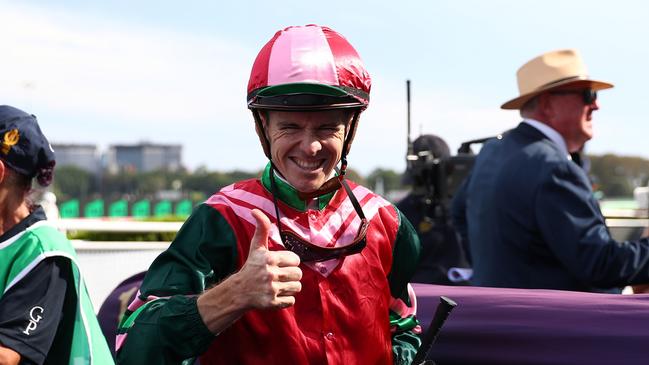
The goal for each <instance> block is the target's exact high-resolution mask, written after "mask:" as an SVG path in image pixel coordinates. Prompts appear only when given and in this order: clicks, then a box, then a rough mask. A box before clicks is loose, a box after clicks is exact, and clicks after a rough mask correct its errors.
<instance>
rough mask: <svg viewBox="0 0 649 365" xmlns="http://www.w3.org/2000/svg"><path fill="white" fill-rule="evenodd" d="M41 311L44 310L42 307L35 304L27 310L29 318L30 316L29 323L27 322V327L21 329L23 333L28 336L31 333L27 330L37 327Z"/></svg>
mask: <svg viewBox="0 0 649 365" xmlns="http://www.w3.org/2000/svg"><path fill="white" fill-rule="evenodd" d="M43 312H44V309H43V307H39V306H35V307H34V308H32V309H31V310H30V311H29V318H30V319H29V324H27V328H25V330H24V331H23V333H24V334H26V335H28V336H29V335H30V334H31V333H29V332H30V331H33V330H35V329H36V327H38V322H40V321H41V319H43V317H42V316H41V314H43Z"/></svg>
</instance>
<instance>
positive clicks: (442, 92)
mask: <svg viewBox="0 0 649 365" xmlns="http://www.w3.org/2000/svg"><path fill="white" fill-rule="evenodd" d="M647 14H649V6H648V5H645V2H642V1H617V2H611V1H597V0H590V1H556V0H546V1H542V2H539V1H522V0H519V1H504V0H490V1H478V0H475V1H461V0H456V1H451V0H448V1H442V0H439V1H421V2H414V1H411V2H407V1H400V2H396V1H389V2H388V1H384V2H382V1H356V2H349V1H321V2H305V1H296V2H289V1H283V2H282V1H273V2H269V1H263V2H261V1H260V2H255V1H245V2H242V1H240V2H232V1H226V2H221V1H198V0H194V1H183V2H178V1H160V0H158V1H150V0H140V1H126V0H113V1H103V2H100V1H88V0H86V1H83V0H69V1H58V2H56V3H54V2H51V1H37V0H30V1H6V0H0V47H2V48H1V49H0V103H3V104H9V105H14V106H16V107H19V108H21V109H24V110H26V111H28V112H31V113H34V114H36V115H37V116H38V117H39V122H40V124H41V126H42V128H43V130H44V131H45V133H46V135H48V137H49V139H50V140H51V141H52V142H57V143H96V144H98V145H99V146H100V147H103V148H105V147H106V146H107V145H109V144H117V143H135V142H138V141H143V140H146V141H150V142H159V143H180V144H182V145H183V146H184V150H183V151H184V157H183V158H184V162H185V164H186V165H187V166H188V167H190V168H195V167H198V166H200V165H205V166H207V167H208V168H210V169H219V170H231V169H244V170H256V169H260V168H261V167H262V166H263V165H264V164H265V158H264V156H263V153H262V151H261V148H260V146H259V142H258V140H257V137H256V135H255V134H254V131H253V124H252V119H251V117H250V113H249V112H248V111H247V109H246V107H245V94H246V85H247V79H248V75H249V72H250V67H251V66H252V62H253V60H254V57H255V55H256V53H257V51H258V50H259V49H260V48H261V46H262V45H263V44H264V43H266V41H268V39H270V37H271V36H272V35H273V34H274V32H275V31H276V30H277V29H280V28H283V27H285V26H288V25H296V24H309V23H316V24H322V25H328V26H331V27H332V28H334V29H335V30H337V31H339V32H341V33H342V34H343V35H345V36H346V37H347V38H348V39H349V40H350V41H351V43H352V44H353V45H354V46H355V47H356V48H357V50H358V51H359V53H360V54H361V56H362V57H363V59H364V61H365V63H366V66H367V68H368V69H369V71H370V74H371V75H372V78H373V87H372V101H371V105H370V108H369V109H368V111H367V112H365V113H364V115H363V117H362V119H361V125H360V127H359V131H358V133H357V138H356V141H355V143H354V147H353V149H352V153H351V155H350V157H349V159H350V166H351V167H352V168H354V169H356V170H358V171H360V172H361V173H364V174H366V173H369V172H370V171H372V170H373V169H375V168H377V167H383V168H391V169H395V170H403V169H404V167H405V161H404V155H405V148H406V103H405V80H406V79H407V78H410V79H411V80H412V102H413V105H412V124H413V131H412V135H413V137H415V136H416V135H418V134H419V132H420V131H421V132H424V133H435V134H438V135H440V136H442V137H443V138H444V139H446V140H447V141H448V142H449V145H451V148H452V149H453V150H455V149H456V148H457V147H458V146H459V144H460V142H461V141H465V140H469V139H474V138H479V137H485V136H489V135H494V134H497V133H499V132H502V131H503V130H505V129H508V128H510V127H513V126H515V124H516V123H517V122H518V116H517V114H516V112H509V111H502V110H500V109H499V106H500V104H502V103H503V102H504V101H506V100H508V99H510V98H512V97H514V96H516V95H517V89H516V80H515V72H516V69H517V68H518V67H519V66H520V65H522V64H523V63H524V62H526V61H527V60H529V59H530V58H532V57H535V56H537V55H538V54H540V53H542V52H545V51H548V50H552V49H558V48H568V47H574V48H578V49H580V50H581V52H582V54H583V56H584V58H585V61H586V64H587V65H588V66H589V69H590V73H591V75H592V76H593V77H595V78H599V79H602V80H605V81H610V82H613V83H614V84H615V85H616V87H615V88H614V89H613V90H611V91H604V92H602V93H601V94H600V105H601V107H602V109H601V110H600V111H598V112H597V113H596V115H595V133H596V136H595V139H594V140H593V141H591V142H590V143H589V145H588V149H589V151H590V152H592V153H604V152H614V153H618V154H624V155H639V156H644V157H649V148H647V147H646V145H647V142H646V140H647V134H649V121H647V120H645V119H647V117H646V116H645V112H644V110H642V109H638V107H640V106H642V105H643V104H646V103H647V101H645V100H644V98H645V97H646V92H645V90H644V88H645V85H648V84H649V75H648V74H647V71H646V67H647V65H649V47H647V45H646V44H647V38H648V36H649V22H647V21H646V16H647Z"/></svg>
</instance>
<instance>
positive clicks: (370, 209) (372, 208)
mask: <svg viewBox="0 0 649 365" xmlns="http://www.w3.org/2000/svg"><path fill="white" fill-rule="evenodd" d="M389 205H390V203H389V202H388V201H386V200H385V199H383V198H381V197H379V196H375V197H373V198H372V199H370V200H369V201H368V202H367V203H365V205H364V206H363V213H365V218H367V220H368V221H370V220H371V219H372V218H373V217H374V216H375V215H376V214H377V213H378V211H379V209H380V208H383V207H387V206H389ZM353 223H354V224H350V225H349V227H347V229H345V232H344V233H343V234H342V236H341V238H342V237H343V236H344V237H347V238H346V239H349V237H351V240H350V241H349V242H351V241H353V240H354V238H356V233H357V232H358V226H360V224H361V219H360V217H358V216H356V217H354V222H353ZM354 227H356V228H354Z"/></svg>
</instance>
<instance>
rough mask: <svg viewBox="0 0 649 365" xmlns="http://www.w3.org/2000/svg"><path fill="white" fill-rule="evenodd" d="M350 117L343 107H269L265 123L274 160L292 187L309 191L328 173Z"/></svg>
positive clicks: (341, 143)
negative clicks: (301, 109) (306, 109)
mask: <svg viewBox="0 0 649 365" xmlns="http://www.w3.org/2000/svg"><path fill="white" fill-rule="evenodd" d="M351 117H352V113H350V112H348V111H343V110H325V111H314V112H284V111H268V113H267V119H268V120H264V124H265V129H266V133H267V134H268V140H269V141H270V153H271V156H272V159H273V163H274V164H275V166H276V167H277V169H278V170H279V172H280V173H281V174H282V176H283V177H284V178H285V179H286V180H287V181H288V182H289V183H290V184H291V185H292V186H293V187H294V188H296V189H297V190H298V191H300V192H303V193H309V192H312V191H315V190H317V189H318V188H320V187H321V186H322V184H324V182H325V181H327V179H329V178H330V177H331V175H332V172H333V169H334V167H335V166H336V165H337V164H338V161H340V158H341V155H342V150H343V142H344V140H345V131H346V129H345V126H346V125H348V124H349V121H350V119H351ZM262 118H263V117H262Z"/></svg>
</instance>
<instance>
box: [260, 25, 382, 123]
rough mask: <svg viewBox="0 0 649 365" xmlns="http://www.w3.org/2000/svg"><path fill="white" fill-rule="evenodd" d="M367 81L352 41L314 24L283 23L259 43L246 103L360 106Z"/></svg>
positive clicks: (363, 104)
mask: <svg viewBox="0 0 649 365" xmlns="http://www.w3.org/2000/svg"><path fill="white" fill-rule="evenodd" d="M371 84H372V81H371V79H370V75H369V73H368V72H367V70H366V69H365V66H364V64H363V61H362V60H361V58H360V57H359V55H358V52H356V50H355V49H354V47H352V45H351V44H350V43H349V42H348V41H347V40H346V39H345V38H344V37H343V36H342V35H340V34H339V33H337V32H336V31H334V30H332V29H330V28H327V27H322V26H318V25H313V24H310V25H305V26H293V27H288V28H285V29H283V30H280V31H278V32H277V33H275V36H273V38H272V39H271V40H270V41H268V43H266V45H265V46H264V47H263V48H262V49H261V51H260V52H259V54H258V55H257V58H256V59H255V63H254V65H253V66H252V72H251V73H250V80H249V82H248V108H250V109H272V110H324V109H339V108H359V109H360V110H363V109H365V108H366V107H367V106H368V104H369V98H370V88H371Z"/></svg>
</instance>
